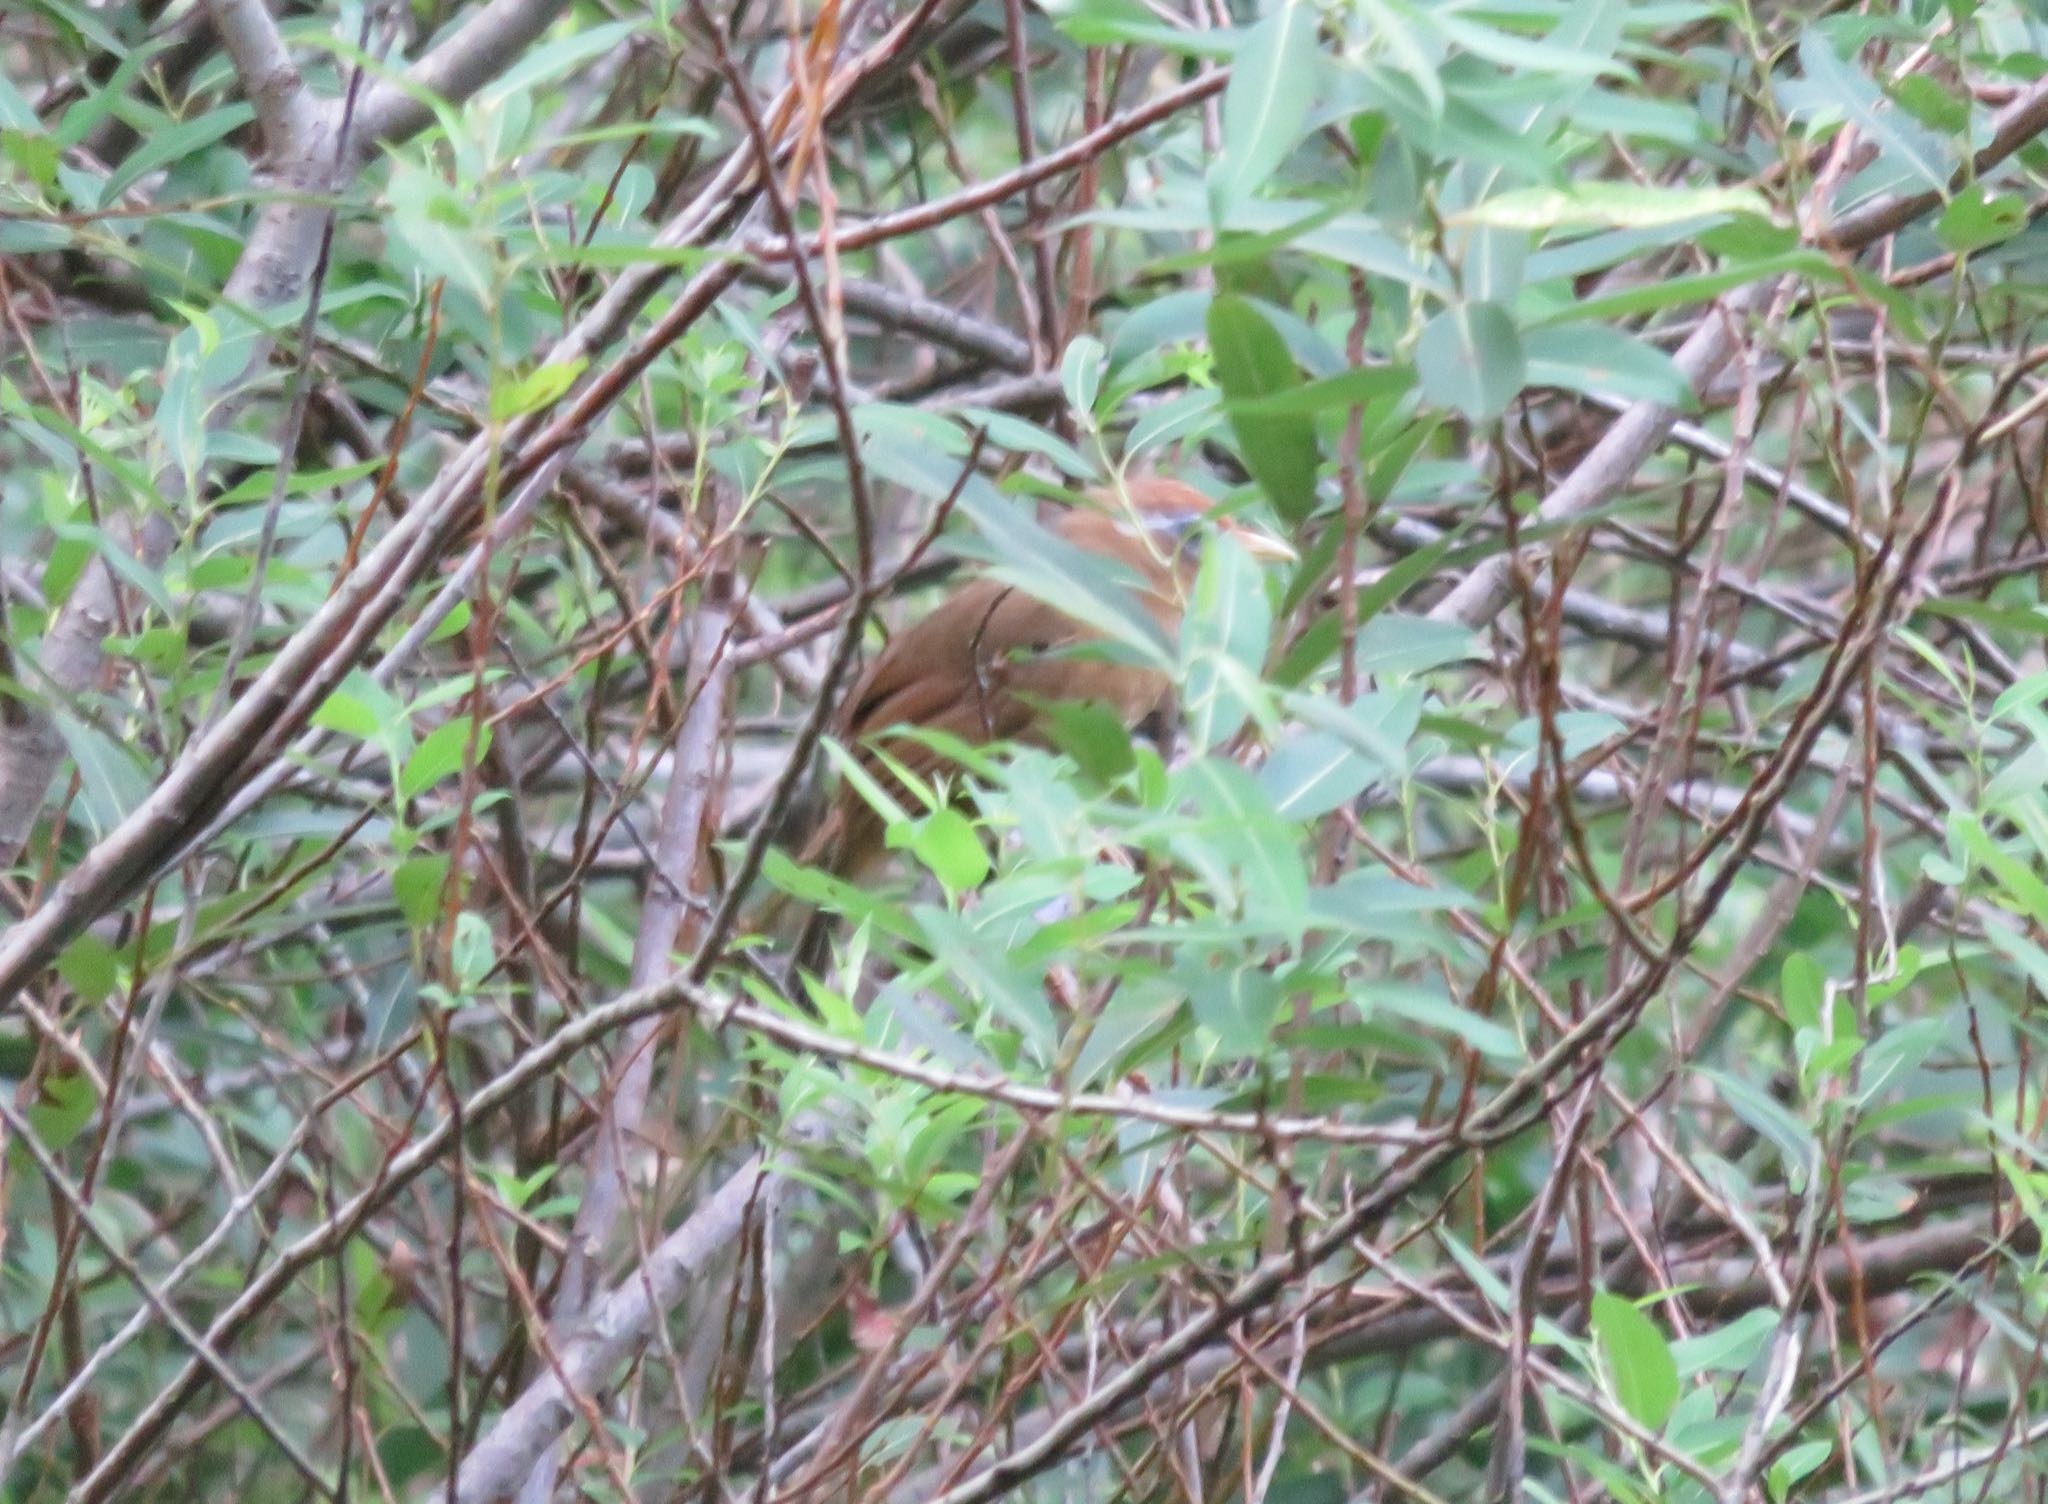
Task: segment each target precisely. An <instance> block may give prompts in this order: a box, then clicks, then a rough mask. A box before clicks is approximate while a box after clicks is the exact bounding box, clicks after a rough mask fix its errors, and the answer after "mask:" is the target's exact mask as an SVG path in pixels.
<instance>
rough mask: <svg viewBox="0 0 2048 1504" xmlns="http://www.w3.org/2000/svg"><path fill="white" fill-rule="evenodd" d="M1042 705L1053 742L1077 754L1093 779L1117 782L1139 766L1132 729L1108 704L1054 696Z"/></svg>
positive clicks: (1076, 762) (1076, 758)
mask: <svg viewBox="0 0 2048 1504" xmlns="http://www.w3.org/2000/svg"><path fill="white" fill-rule="evenodd" d="M1042 709H1043V710H1044V712H1045V715H1046V717H1047V720H1048V723H1049V729H1050V731H1051V734H1052V743H1053V745H1054V746H1055V747H1057V748H1059V750H1060V751H1062V752H1064V753H1066V754H1067V756H1069V757H1071V758H1073V759H1074V765H1075V766H1076V767H1078V768H1079V769H1080V770H1081V772H1082V774H1083V776H1084V777H1086V778H1088V779H1089V780H1090V781H1092V782H1094V783H1097V784H1108V783H1114V782H1115V781H1116V780H1117V779H1119V778H1121V777H1123V776H1124V774H1126V773H1128V772H1130V771H1131V769H1132V768H1134V767H1136V766H1137V758H1136V757H1135V755H1133V753H1132V751H1131V733H1130V731H1129V730H1128V729H1127V728H1126V727H1125V725H1124V723H1123V720H1122V718H1121V717H1119V716H1118V715H1117V714H1116V713H1115V712H1114V711H1112V710H1111V709H1110V708H1109V707H1108V706H1106V705H1102V704H1098V703H1097V702H1095V701H1092V700H1050V701H1047V702H1046V703H1045V704H1044V706H1043V707H1042Z"/></svg>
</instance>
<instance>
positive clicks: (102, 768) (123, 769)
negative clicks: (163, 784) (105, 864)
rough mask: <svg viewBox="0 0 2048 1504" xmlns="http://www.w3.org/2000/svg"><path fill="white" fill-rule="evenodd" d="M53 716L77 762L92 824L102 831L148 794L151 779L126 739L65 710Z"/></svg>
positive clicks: (115, 823) (66, 747) (86, 806)
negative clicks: (118, 738) (121, 739)
mask: <svg viewBox="0 0 2048 1504" xmlns="http://www.w3.org/2000/svg"><path fill="white" fill-rule="evenodd" d="M52 719H53V720H54V721H55V722H56V724H57V731H58V734H59V735H61V736H62V737H63V738H64V746H65V749H66V750H67V751H69V752H70V754H71V758H72V761H73V762H75V763H77V765H78V779H79V784H80V787H81V791H82V793H83V795H84V803H85V808H86V812H87V814H88V816H89V818H90V820H91V823H92V826H93V828H94V829H95V830H97V831H99V832H100V833H101V834H103V835H104V834H105V833H106V832H107V831H110V830H112V829H113V828H114V827H115V826H116V825H118V824H120V823H121V821H122V820H123V819H125V818H126V817H127V816H128V815H129V814H131V813H133V811H134V810H135V808H136V807H137V806H138V805H140V804H141V803H142V801H143V800H145V799H147V798H148V797H149V793H150V780H149V778H148V776H147V775H146V774H145V773H144V772H143V770H142V766H141V764H139V763H138V762H137V761H136V759H135V753H134V751H133V750H132V749H131V747H130V745H129V744H128V743H127V742H125V741H117V740H115V739H114V738H113V737H111V736H108V735H107V734H106V733H105V732H104V731H101V730H100V729H99V728H98V727H97V726H93V725H89V724H88V723H86V722H84V721H81V720H79V719H78V718H77V717H76V716H74V715H71V714H70V713H69V712H67V711H62V710H60V711H57V712H56V713H55V714H54V715H53V716H52Z"/></svg>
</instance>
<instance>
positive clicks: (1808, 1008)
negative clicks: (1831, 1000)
mask: <svg viewBox="0 0 2048 1504" xmlns="http://www.w3.org/2000/svg"><path fill="white" fill-rule="evenodd" d="M1826 998H1827V978H1826V977H1825V976H1823V975H1822V973H1821V969H1820V966H1819V965H1818V964H1817V963H1816V962H1815V961H1814V959H1813V957H1811V956H1809V955H1808V954H1806V952H1805V951H1794V952H1793V953H1792V954H1791V955H1789V956H1787V957H1786V958H1785V964H1784V965H1782V966H1780V967H1779V968H1778V999H1779V1002H1780V1003H1781V1004H1782V1005H1783V1007H1784V1009H1785V1017H1786V1018H1788V1019H1790V1020H1791V1023H1792V1027H1793V1028H1795V1029H1818V1028H1819V1027H1820V1020H1821V1008H1822V1007H1823V1006H1824V1004H1825V1001H1826Z"/></svg>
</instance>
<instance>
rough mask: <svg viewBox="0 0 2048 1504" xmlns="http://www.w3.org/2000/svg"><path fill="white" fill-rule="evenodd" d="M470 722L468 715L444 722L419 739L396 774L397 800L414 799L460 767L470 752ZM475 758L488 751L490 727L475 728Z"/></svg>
mask: <svg viewBox="0 0 2048 1504" xmlns="http://www.w3.org/2000/svg"><path fill="white" fill-rule="evenodd" d="M473 726H474V722H472V721H471V720H470V719H469V718H468V717H467V716H463V717H460V718H458V719H456V720H452V721H443V722H442V723H441V724H440V725H438V726H436V727H435V728H434V729H433V730H432V731H429V732H428V733H427V734H426V736H424V737H423V738H421V740H420V744H419V747H418V748H417V749H416V750H415V751H414V752H413V754H412V756H410V757H408V758H407V759H406V760H405V766H404V767H403V768H402V769H401V770H400V771H399V774H398V797H399V798H400V799H416V798H418V797H419V796H420V795H421V794H423V793H425V792H426V791H427V790H428V789H430V788H432V787H433V786H434V785H435V784H436V783H439V782H440V781H441V780H442V779H443V778H446V777H447V776H448V775H449V774H450V773H453V772H455V771H457V770H458V769H460V768H461V767H462V760H463V757H464V756H465V755H466V753H467V752H468V749H469V741H470V734H471V730H472V727H473ZM475 734H476V756H477V757H478V758H479V759H481V758H482V757H483V755H484V753H486V752H488V751H489V750H490V746H491V728H490V727H489V726H481V727H475Z"/></svg>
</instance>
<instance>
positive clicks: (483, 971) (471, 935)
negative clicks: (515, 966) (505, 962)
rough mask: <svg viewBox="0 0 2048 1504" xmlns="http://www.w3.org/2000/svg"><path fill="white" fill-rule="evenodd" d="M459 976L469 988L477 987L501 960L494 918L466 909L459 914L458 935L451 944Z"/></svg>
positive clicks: (467, 988)
mask: <svg viewBox="0 0 2048 1504" xmlns="http://www.w3.org/2000/svg"><path fill="white" fill-rule="evenodd" d="M448 958H449V960H450V962H451V963H452V964H453V965H454V968H455V979H456V981H457V982H459V983H460V984H461V986H462V988H463V990H464V991H465V992H468V991H473V990H474V989H475V988H476V985H477V984H478V983H479V982H481V981H482V980H483V979H484V977H485V976H486V975H487V974H488V973H489V972H490V969H491V967H492V966H494V965H496V964H497V959H498V947H497V942H496V941H494V940H493V939H492V938H491V925H490V921H489V920H487V919H485V918H484V916H483V915H481V914H476V913H472V912H470V911H469V910H468V909H464V910H463V911H462V912H461V913H460V914H457V915H456V916H455V937H454V940H453V942H452V943H451V944H450V946H449V956H448Z"/></svg>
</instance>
